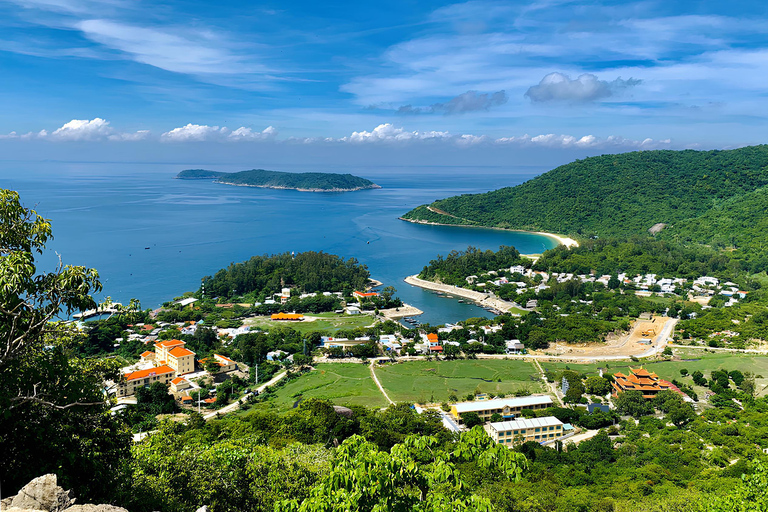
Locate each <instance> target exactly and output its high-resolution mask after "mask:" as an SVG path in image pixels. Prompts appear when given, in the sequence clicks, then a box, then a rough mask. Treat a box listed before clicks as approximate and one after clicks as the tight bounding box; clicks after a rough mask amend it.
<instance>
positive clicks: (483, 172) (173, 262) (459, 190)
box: [0, 162, 555, 324]
mask: <svg viewBox="0 0 768 512" xmlns="http://www.w3.org/2000/svg"><path fill="white" fill-rule="evenodd" d="M192 167H197V166H196V165H194V164H146V163H136V164H125V163H59V162H50V163H35V164H30V163H18V164H15V163H7V162H5V163H2V164H0V186H2V187H3V188H10V189H13V190H17V191H19V193H20V195H21V200H22V202H23V204H24V205H25V206H27V207H32V208H35V209H36V210H37V211H38V212H39V213H40V214H41V215H43V216H45V217H46V218H49V219H51V221H52V223H53V233H54V240H53V241H51V242H50V243H49V244H48V247H49V249H50V251H47V252H46V254H45V255H44V257H43V259H42V262H43V264H42V266H43V267H45V268H47V269H51V268H52V267H53V266H54V265H55V262H56V261H57V254H58V255H61V258H62V260H63V261H64V263H65V264H73V265H86V266H89V267H94V268H96V269H98V271H99V274H100V275H101V278H102V282H103V284H104V292H103V294H102V296H107V295H109V296H111V297H112V299H113V300H114V301H118V302H123V303H127V302H128V300H129V299H130V298H131V297H135V298H138V299H139V300H140V301H141V303H142V306H143V307H145V308H146V307H153V308H154V307H157V306H158V305H159V304H161V303H162V302H164V301H167V300H170V299H172V298H173V297H175V296H178V295H180V294H182V293H183V292H185V291H192V290H196V289H197V288H198V287H199V285H200V279H201V278H202V277H203V276H205V275H211V274H213V273H215V272H216V271H217V270H218V269H220V268H222V267H226V266H227V265H229V264H230V263H232V262H238V261H243V260H246V259H248V258H249V257H251V256H252V255H255V254H266V253H277V252H284V251H295V252H301V251H307V250H315V251H325V252H329V253H334V254H338V255H341V256H344V257H354V258H357V259H358V260H359V261H360V262H362V263H364V264H366V265H367V266H368V268H369V270H370V271H371V277H373V278H375V279H378V280H380V281H382V282H383V283H384V285H385V286H386V285H392V286H394V287H395V288H396V289H397V290H398V295H399V296H400V297H401V298H402V299H403V301H404V302H407V303H409V304H412V305H414V306H416V307H418V308H420V309H422V310H423V311H424V315H422V316H421V317H420V318H419V320H420V321H422V322H429V323H432V324H437V323H445V322H455V321H458V320H463V319H466V318H468V317H472V316H490V314H489V313H487V312H485V311H484V310H483V309H481V308H479V307H477V306H475V305H473V304H462V303H459V302H458V301H456V300H451V299H447V298H443V297H440V296H437V295H435V294H434V293H432V292H428V291H425V290H421V289H420V288H416V287H412V286H409V285H407V284H406V283H404V282H403V279H404V278H405V277H406V276H407V275H411V274H415V273H418V272H419V271H420V270H421V268H422V267H423V266H424V265H426V264H427V263H428V262H429V261H430V260H431V259H433V258H434V257H435V256H437V255H438V254H442V255H445V254H448V253H449V252H450V251H451V250H462V249H466V247H467V246H469V245H473V246H475V247H478V248H481V249H497V248H498V247H499V246H500V245H513V246H515V247H516V248H517V249H518V250H519V251H520V252H522V253H540V252H543V251H544V250H547V249H550V248H552V247H553V246H554V245H555V242H554V241H553V240H551V239H549V238H547V237H544V236H540V235H535V234H530V233H519V232H508V231H500V230H492V229H474V228H472V229H469V228H460V227H448V226H426V225H417V224H411V223H408V222H404V221H401V220H398V216H400V215H402V214H403V213H405V212H407V211H409V210H410V209H411V208H413V207H415V206H418V205H420V204H424V203H428V202H431V201H433V200H435V199H439V198H443V197H447V196H451V195H456V194H463V193H477V192H485V191H488V190H493V189H497V188H501V187H504V186H512V185H516V184H519V183H522V182H523V181H526V180H527V179H530V178H532V177H533V176H536V175H538V174H540V173H541V172H543V171H545V170H546V169H543V168H534V167H527V168H499V167H481V168H471V169H470V168H463V167H415V168H407V167H378V168H377V167H370V168H366V169H359V168H355V169H351V168H350V169H346V168H338V167H337V168H334V169H306V168H302V169H290V168H288V169H285V168H284V169H278V170H289V171H297V172H298V171H308V170H312V171H317V170H320V171H328V172H349V173H352V174H355V175H358V176H361V177H364V178H368V179H370V180H372V181H374V182H375V183H377V184H379V185H381V186H382V187H383V188H381V189H375V190H361V191H356V192H347V193H311V192H298V191H294V190H272V189H260V188H249V187H233V186H228V185H221V184H214V183H211V182H208V181H204V180H200V181H186V180H176V179H173V177H174V176H175V175H176V174H177V173H178V172H179V171H181V170H183V169H187V168H192ZM208 167H209V168H212V169H213V170H222V171H237V170H243V169H246V168H248V167H257V165H253V166H242V167H238V168H227V166H222V167H221V168H216V167H211V166H208Z"/></svg>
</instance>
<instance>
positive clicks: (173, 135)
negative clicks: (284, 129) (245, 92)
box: [160, 123, 277, 142]
mask: <svg viewBox="0 0 768 512" xmlns="http://www.w3.org/2000/svg"><path fill="white" fill-rule="evenodd" d="M275 137H277V129H276V128H275V127H274V126H267V127H266V128H265V129H264V130H262V131H260V132H259V131H254V130H252V129H251V128H246V127H245V126H241V127H240V128H238V129H236V130H234V131H233V130H230V129H229V128H227V127H226V126H221V127H220V126H208V125H205V124H192V123H189V124H188V125H186V126H181V127H179V128H174V129H173V130H170V131H167V132H165V133H163V134H162V135H161V136H160V140H161V141H164V142H203V141H258V140H272V139H274V138H275Z"/></svg>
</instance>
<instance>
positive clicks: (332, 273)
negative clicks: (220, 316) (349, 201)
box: [203, 251, 370, 298]
mask: <svg viewBox="0 0 768 512" xmlns="http://www.w3.org/2000/svg"><path fill="white" fill-rule="evenodd" d="M369 277H370V272H368V269H367V268H366V267H365V265H360V264H359V263H358V262H357V260H356V259H354V258H350V259H348V260H346V261H345V260H344V259H342V258H340V257H339V256H335V255H333V254H326V253H323V252H314V251H309V252H303V253H299V254H296V255H295V256H293V255H291V253H287V252H286V253H283V254H276V255H272V256H267V255H265V256H254V257H252V258H251V259H250V260H248V261H246V262H243V263H233V264H232V265H230V266H229V267H228V268H227V269H222V270H219V271H218V272H217V273H216V274H215V275H214V276H213V277H210V276H208V277H205V278H203V287H204V288H205V293H206V295H209V296H214V297H226V298H229V297H235V296H240V295H245V294H253V295H254V296H256V297H268V296H271V295H272V294H274V293H279V292H280V291H281V289H282V288H283V287H296V288H298V289H299V290H301V291H303V292H306V293H313V292H324V291H342V290H349V291H350V292H351V291H352V290H353V289H363V288H364V287H365V285H366V283H367V282H368V278H369Z"/></svg>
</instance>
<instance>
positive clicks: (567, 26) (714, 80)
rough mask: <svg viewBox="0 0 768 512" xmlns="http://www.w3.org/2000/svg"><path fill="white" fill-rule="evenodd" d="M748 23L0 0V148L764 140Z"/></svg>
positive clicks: (562, 9) (331, 150) (341, 147)
mask: <svg viewBox="0 0 768 512" xmlns="http://www.w3.org/2000/svg"><path fill="white" fill-rule="evenodd" d="M766 26H768V7H766V4H765V3H764V2H730V3H726V2H700V1H696V2H685V1H678V2H669V1H648V2H607V1H606V2H571V1H564V0H542V1H534V2H510V1H507V2H488V1H470V2H464V3H445V2H432V1H418V2H417V1H415V0H410V1H407V0H395V1H391V2H387V3H386V6H384V4H381V3H376V2H355V3H352V2H349V3H347V2H274V3H269V2H260V3H256V2H248V1H238V2H234V1H229V0H223V1H217V2H202V1H185V2H141V1H125V0H100V1H92V0H0V70H2V77H3V79H2V81H1V83H0V102H1V104H2V114H1V115H0V134H3V135H0V149H2V151H3V152H4V154H5V155H6V157H8V155H11V156H13V157H16V156H18V157H19V158H26V156H24V155H27V156H29V155H31V154H40V150H39V149H38V148H44V149H43V153H45V152H46V151H50V152H51V153H61V154H67V152H70V153H71V152H73V151H80V150H79V149H78V150H73V149H71V148H70V149H64V148H65V146H66V145H67V144H70V145H71V144H83V143H87V144H88V145H89V147H95V148H98V147H101V148H108V149H102V150H103V151H105V152H108V153H111V154H126V155H130V154H135V152H136V149H137V148H142V150H145V149H146V148H154V149H152V151H154V152H156V153H157V152H160V153H164V154H181V153H183V152H184V151H186V150H187V149H185V148H188V147H189V146H190V145H192V144H197V145H200V144H204V145H207V147H216V148H219V149H218V150H217V151H220V152H221V153H222V154H224V153H227V152H232V151H234V152H235V153H242V154H244V155H247V154H249V152H250V151H253V152H256V153H257V154H258V153H259V152H264V153H270V154H277V153H280V152H281V151H282V152H288V153H305V154H310V153H313V152H314V153H318V152H320V153H323V154H326V153H327V154H330V155H333V154H338V155H339V159H343V155H344V153H345V151H352V150H349V149H345V148H346V147H348V146H355V148H356V149H354V151H357V152H359V151H362V150H361V149H360V148H361V147H371V148H373V147H374V146H375V147H377V149H376V150H377V151H379V152H380V153H382V154H386V153H387V152H389V151H391V148H392V147H393V146H395V147H398V148H400V151H402V152H404V153H405V154H408V152H413V153H414V154H416V153H418V154H424V153H425V152H426V153H428V152H429V150H430V148H431V149H432V150H433V151H434V150H436V149H439V148H450V152H451V153H454V152H457V151H458V152H461V151H465V152H467V153H471V154H493V155H496V156H495V157H494V158H497V159H498V158H501V159H502V160H503V159H504V158H507V157H508V156H510V155H517V154H520V153H524V152H526V151H533V150H538V151H543V150H548V151H554V152H564V153H563V154H564V155H580V154H582V153H583V154H594V153H601V152H613V151H629V150H634V149H655V148H673V149H679V148H687V147H693V148H710V147H734V146H739V145H746V144H755V143H762V142H765V139H766V135H768V130H767V129H766V127H767V126H768V125H767V124H766V121H767V119H766V117H767V116H768V82H767V81H766V77H768V31H766V29H765V27H766ZM233 145H239V146H243V147H238V148H237V149H236V150H232V149H231V148H232V146H233ZM30 148H34V149H30ZM222 148H224V149H222ZM308 148H309V149H308ZM382 148H384V149H382ZM387 148H388V149H387ZM286 149H288V151H286ZM372 151H374V150H372ZM500 155H506V156H500ZM329 158H330V159H331V160H332V159H333V158H332V157H329ZM310 160H311V159H310Z"/></svg>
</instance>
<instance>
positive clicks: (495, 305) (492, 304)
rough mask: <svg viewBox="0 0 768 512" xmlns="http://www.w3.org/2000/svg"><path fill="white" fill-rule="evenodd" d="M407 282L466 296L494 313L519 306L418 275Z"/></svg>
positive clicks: (488, 294)
mask: <svg viewBox="0 0 768 512" xmlns="http://www.w3.org/2000/svg"><path fill="white" fill-rule="evenodd" d="M405 282H406V283H408V284H410V285H412V286H418V287H419V288H424V289H425V290H432V291H435V292H438V293H440V292H442V293H446V294H447V293H450V294H451V295H456V296H458V297H464V298H465V299H469V300H471V301H473V302H474V303H476V304H477V305H478V306H480V307H481V308H483V309H485V310H486V311H489V312H491V313H494V314H500V313H507V312H509V311H510V310H512V309H518V308H519V306H518V305H517V304H515V303H514V302H509V301H506V300H502V299H500V298H498V297H496V296H495V295H491V294H490V293H483V292H476V291H474V290H467V289H466V288H459V287H458V286H451V285H447V284H441V283H433V282H432V281H426V280H424V279H419V278H418V277H417V276H416V275H413V276H408V277H406V278H405Z"/></svg>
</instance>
